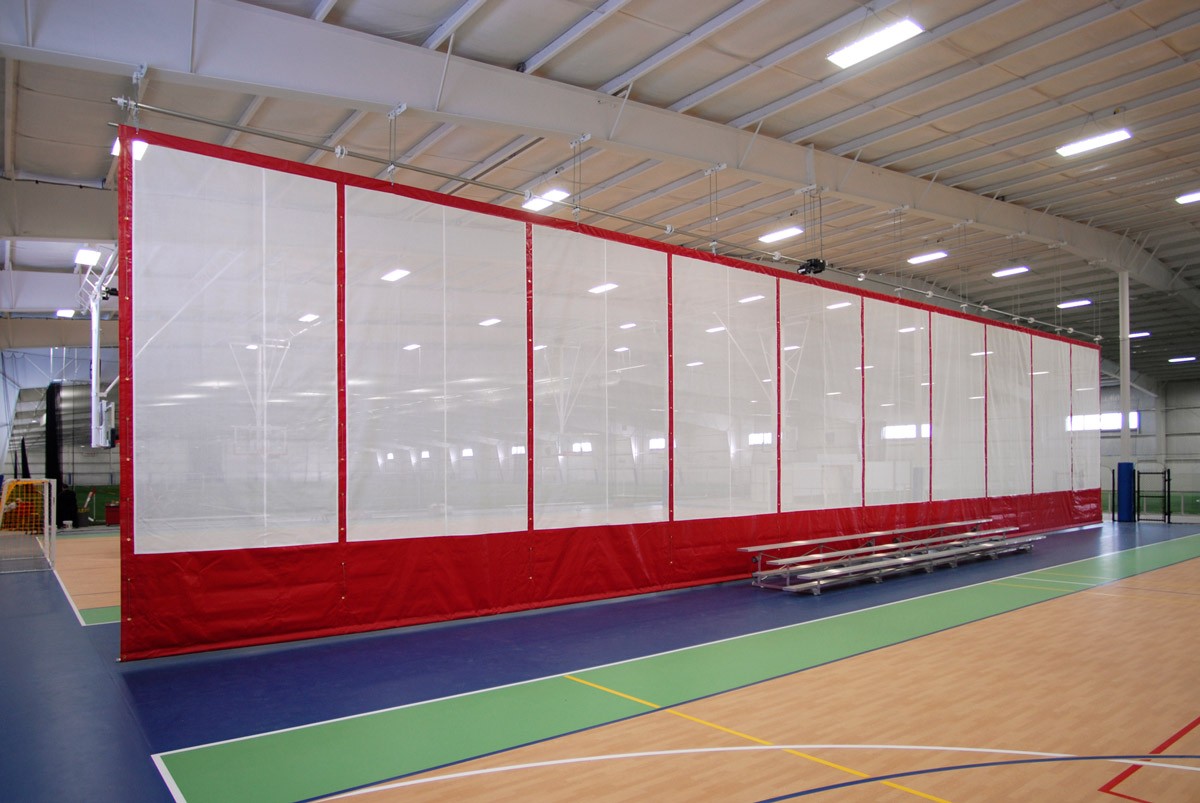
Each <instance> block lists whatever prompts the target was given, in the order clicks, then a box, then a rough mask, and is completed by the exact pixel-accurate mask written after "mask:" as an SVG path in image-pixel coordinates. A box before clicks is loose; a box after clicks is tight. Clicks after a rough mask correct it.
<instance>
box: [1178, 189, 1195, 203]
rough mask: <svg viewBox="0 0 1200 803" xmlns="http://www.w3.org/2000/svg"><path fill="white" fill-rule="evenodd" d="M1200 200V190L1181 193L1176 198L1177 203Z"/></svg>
mask: <svg viewBox="0 0 1200 803" xmlns="http://www.w3.org/2000/svg"><path fill="white" fill-rule="evenodd" d="M1196 201H1200V192H1189V193H1188V194H1187V195H1180V196H1179V197H1178V198H1176V199H1175V203H1177V204H1190V203H1195V202H1196Z"/></svg>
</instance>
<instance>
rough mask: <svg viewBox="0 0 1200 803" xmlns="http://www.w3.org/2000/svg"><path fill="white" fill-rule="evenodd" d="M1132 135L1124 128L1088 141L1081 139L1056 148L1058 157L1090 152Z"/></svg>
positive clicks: (1090, 138)
mask: <svg viewBox="0 0 1200 803" xmlns="http://www.w3.org/2000/svg"><path fill="white" fill-rule="evenodd" d="M1132 136H1133V134H1130V133H1129V131H1127V130H1126V129H1124V128H1118V129H1117V130H1116V131H1109V132H1108V133H1107V134H1101V135H1099V136H1096V137H1089V138H1088V139H1081V140H1079V141H1078V142H1072V143H1070V144H1068V145H1063V146H1062V147H1061V148H1057V149H1056V150H1057V151H1058V155H1059V156H1074V155H1075V154H1077V153H1083V152H1085V151H1092V150H1095V149H1096V148H1103V147H1104V146H1105V145H1112V144H1113V143H1114V142H1121V141H1122V140H1126V139H1129V138H1130V137H1132Z"/></svg>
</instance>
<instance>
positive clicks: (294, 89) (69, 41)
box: [0, 0, 1200, 307]
mask: <svg viewBox="0 0 1200 803" xmlns="http://www.w3.org/2000/svg"><path fill="white" fill-rule="evenodd" d="M1009 5H1011V3H1008V2H1000V0H997V2H993V3H989V4H988V5H986V6H983V7H981V8H979V9H977V10H976V11H975V12H973V13H972V14H971V15H967V16H970V17H972V21H977V20H978V19H980V18H982V17H984V16H987V15H988V14H992V13H996V12H997V11H999V10H1000V9H1001V8H1003V7H1008V6H1009ZM193 9H194V18H195V19H194V25H193V14H192V13H191V12H192V11H193ZM186 11H187V12H189V13H181V12H172V11H171V10H170V9H169V8H168V9H165V10H160V12H159V14H160V18H159V19H158V20H156V22H157V23H159V24H160V26H162V29H161V30H157V29H156V36H155V38H154V42H153V44H152V46H151V49H152V51H153V55H155V56H156V57H157V58H156V59H155V60H154V61H153V62H152V64H153V65H154V67H155V69H156V77H157V80H160V81H163V82H178V83H183V84H193V85H194V84H199V85H204V86H217V87H223V88H227V89H238V88H240V89H241V90H242V91H254V92H258V93H259V94H265V95H275V96H280V97H289V96H297V97H304V98H307V99H314V98H315V99H321V98H324V99H326V100H329V99H338V102H340V103H342V104H343V105H349V106H350V107H352V108H356V109H361V110H365V111H375V112H379V113H386V112H387V111H388V110H390V109H391V108H393V107H394V106H395V103H396V94H397V88H396V85H395V78H394V76H398V75H403V76H404V77H405V89H404V91H405V94H406V97H405V98H404V101H405V102H406V103H407V104H408V106H409V109H410V113H415V114H422V115H425V116H427V117H429V118H430V119H437V120H440V121H446V122H470V121H475V122H478V123H482V124H487V125H491V126H501V127H507V128H511V129H512V130H514V131H516V132H520V133H530V134H534V135H538V136H544V137H561V138H562V139H563V140H564V141H565V140H570V139H571V138H573V137H575V136H578V134H579V133H580V132H581V131H590V132H593V133H595V132H605V131H608V130H609V127H610V126H611V124H612V121H613V117H614V115H615V114H616V113H617V112H618V108H617V107H618V105H619V99H615V98H612V97H610V96H606V95H601V94H598V93H596V92H592V91H589V90H585V89H580V88H578V87H572V86H566V85H563V84H558V83H555V82H551V81H545V80H542V79H539V78H537V77H535V76H530V75H525V74H521V73H517V72H514V71H511V70H506V69H502V68H498V67H492V66H489V65H485V64H480V63H477V62H471V61H467V60H464V59H460V58H457V57H450V67H451V69H450V70H449V74H448V76H447V80H446V85H445V91H444V96H443V97H442V103H441V107H440V109H441V110H440V111H439V112H437V113H435V112H433V111H432V110H433V109H434V108H435V106H436V104H437V100H438V96H439V92H440V90H441V89H442V82H441V78H442V71H443V67H444V65H445V64H446V63H447V57H446V56H445V55H443V54H440V53H435V52H433V51H430V50H427V49H422V48H418V47H413V46H410V45H405V44H403V43H398V42H392V41H388V40H382V39H379V38H377V37H372V36H369V35H365V34H361V33H358V32H356V31H349V30H346V29H341V28H336V27H333V26H329V25H324V24H319V23H315V22H313V21H312V20H308V19H304V18H298V17H293V16H290V15H287V14H282V13H276V12H271V11H267V10H263V9H259V8H253V7H248V6H245V5H242V4H236V3H233V4H229V3H223V2H219V0H196V3H195V5H194V7H193V8H192V9H186ZM139 14H140V12H139V11H137V10H136V9H130V8H127V7H125V6H124V5H123V4H116V5H115V6H114V7H108V6H107V5H106V6H105V7H104V8H103V10H102V12H101V11H98V10H96V9H95V8H94V7H93V4H92V3H90V0H59V1H58V2H56V3H54V4H51V5H48V6H44V7H42V8H40V10H39V20H38V31H36V32H35V33H36V36H35V39H34V41H36V42H38V47H37V48H28V47H26V46H24V44H23V42H24V30H23V29H24V26H23V25H21V26H20V28H19V31H18V30H17V29H14V28H13V27H7V28H6V27H0V53H3V55H6V56H16V57H18V58H22V59H26V60H30V61H43V62H50V63H58V64H64V63H67V64H70V63H72V62H74V63H76V65H77V66H86V67H87V68H89V69H93V70H94V69H97V68H98V67H99V66H101V63H102V62H107V66H108V69H110V70H111V71H114V72H119V73H123V72H125V71H127V70H128V69H129V65H128V64H127V63H125V61H124V60H125V59H127V58H128V55H127V54H129V53H139V52H145V51H146V50H147V43H146V38H145V36H144V35H142V33H141V32H142V31H143V30H144V29H145V24H146V22H145V20H144V19H141V18H139V16H138V15H139ZM959 19H962V18H959ZM81 25H93V26H95V27H94V29H93V30H89V31H88V34H89V35H88V36H86V37H84V36H79V34H80V33H82V29H81ZM193 32H194V36H193ZM922 39H924V40H926V41H927V37H918V38H917V40H913V41H919V40H922ZM83 42H86V45H87V52H86V53H84V52H80V50H81V43H83ZM901 47H903V46H901ZM193 53H195V54H196V57H195V59H194V63H193V58H192V55H193ZM318 53H319V54H321V56H322V57H321V58H320V59H315V58H313V57H312V54H318ZM563 121H570V124H571V125H572V126H573V130H564V129H563ZM597 136H599V135H597ZM751 136H752V134H751V133H750V132H746V131H741V130H738V129H735V128H733V127H730V126H723V125H719V124H716V123H712V122H708V121H704V120H699V119H696V118H693V117H689V116H685V115H680V114H675V113H673V112H670V111H667V110H664V109H657V108H653V107H649V106H645V105H642V104H639V103H637V102H635V101H633V102H630V103H629V104H628V105H627V107H626V108H625V109H624V110H623V117H622V121H621V131H620V135H619V137H618V138H617V139H616V140H609V141H604V140H596V141H594V143H593V144H594V145H602V146H604V147H608V148H611V149H615V150H621V151H625V152H630V153H635V154H637V155H639V156H642V157H645V156H653V157H654V158H659V159H663V160H671V161H675V162H683V163H690V164H692V165H694V166H695V167H696V168H697V169H703V168H704V167H705V166H708V165H711V164H715V163H719V162H728V163H737V161H738V157H739V155H741V154H743V153H745V152H746V150H747V146H748V144H749V139H750V137H751ZM798 156H800V152H798V151H797V150H796V146H795V145H792V144H789V143H785V142H781V141H778V140H772V139H769V138H760V139H759V141H758V142H757V143H756V144H755V147H754V149H753V151H752V152H751V153H750V154H749V156H748V157H747V158H746V159H745V161H744V163H743V164H741V166H740V169H736V170H734V171H733V172H734V173H735V174H736V175H731V176H730V177H729V180H736V179H737V178H754V179H756V180H759V181H762V182H765V183H769V184H774V185H779V186H783V187H788V186H791V187H796V186H808V185H813V184H815V185H817V186H819V187H821V188H822V191H823V193H825V194H827V195H831V196H833V197H838V198H844V199H848V200H852V201H855V202H857V203H864V204H869V205H872V206H878V207H882V208H890V207H896V206H901V205H906V206H907V207H908V208H909V210H910V212H911V213H912V214H916V215H922V216H926V217H930V218H933V219H940V220H943V221H946V222H950V223H957V222H967V223H968V225H970V226H973V227H977V228H980V229H983V230H986V231H994V232H997V233H1000V234H1006V235H1007V234H1013V233H1020V234H1021V235H1022V236H1024V237H1026V238H1028V239H1031V240H1034V241H1039V242H1043V243H1046V244H1053V243H1059V244H1061V246H1062V247H1063V248H1065V249H1066V250H1068V251H1070V252H1072V253H1075V254H1076V255H1078V256H1080V257H1082V258H1084V259H1087V260H1091V261H1094V262H1096V263H1097V264H1101V265H1105V266H1107V267H1109V268H1110V269H1113V270H1117V269H1119V268H1120V267H1122V265H1121V264H1120V262H1121V260H1122V258H1124V259H1125V261H1126V262H1129V254H1130V251H1129V249H1128V247H1127V246H1126V247H1125V248H1122V246H1123V244H1125V243H1126V242H1127V241H1125V240H1124V239H1123V238H1122V237H1120V236H1119V235H1116V234H1112V233H1111V232H1106V231H1102V230H1098V229H1092V228H1089V227H1087V226H1084V225H1082V224H1079V223H1074V222H1072V221H1068V220H1064V219H1061V218H1056V217H1054V216H1051V215H1042V214H1039V213H1036V212H1031V211H1030V210H1026V209H1023V208H1020V207H1016V206H1013V205H1009V204H1005V203H1002V202H998V201H993V200H991V199H986V198H982V197H980V196H977V195H974V194H972V193H969V192H965V191H963V190H957V189H953V188H950V187H946V186H942V185H937V184H932V183H930V182H926V181H923V180H920V179H916V178H913V177H909V176H905V175H902V174H899V173H896V172H894V171H890V170H881V169H879V168H876V167H872V166H869V165H861V164H855V163H854V162H852V161H851V160H848V159H846V158H844V157H838V156H834V155H832V154H827V153H823V152H820V151H816V152H813V153H812V154H811V157H810V158H809V159H807V160H805V159H803V158H798ZM1134 254H1135V258H1134V260H1133V261H1132V263H1131V264H1127V265H1125V266H1124V267H1128V268H1129V269H1130V270H1131V271H1132V272H1133V274H1134V275H1135V276H1136V277H1137V278H1138V280H1139V281H1141V282H1143V283H1145V284H1148V285H1150V286H1151V287H1155V288H1158V289H1164V290H1166V289H1170V290H1172V291H1174V292H1176V294H1177V296H1178V297H1180V298H1183V299H1184V300H1186V301H1187V302H1188V303H1190V304H1191V305H1192V306H1195V307H1200V291H1197V290H1196V289H1195V288H1192V287H1190V286H1185V287H1182V288H1180V287H1178V286H1176V287H1173V288H1172V287H1170V285H1171V284H1172V282H1171V279H1172V276H1171V273H1170V272H1169V271H1168V270H1167V269H1166V268H1165V267H1164V266H1163V265H1162V264H1161V263H1159V262H1158V261H1157V260H1155V259H1153V258H1152V257H1150V256H1149V255H1148V254H1145V252H1142V253H1140V254H1137V253H1136V252H1134Z"/></svg>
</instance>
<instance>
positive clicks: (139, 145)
mask: <svg viewBox="0 0 1200 803" xmlns="http://www.w3.org/2000/svg"><path fill="white" fill-rule="evenodd" d="M148 147H150V146H149V145H147V144H146V143H145V142H142V141H141V140H140V139H135V140H134V141H133V161H135V162H140V161H141V160H142V157H143V156H145V155H146V149H147V148H148ZM110 153H112V155H113V156H120V155H121V140H120V139H114V140H113V146H112V151H110Z"/></svg>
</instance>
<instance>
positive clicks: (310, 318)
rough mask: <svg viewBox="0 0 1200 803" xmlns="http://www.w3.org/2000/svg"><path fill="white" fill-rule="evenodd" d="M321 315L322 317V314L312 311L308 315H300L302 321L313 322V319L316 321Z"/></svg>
mask: <svg viewBox="0 0 1200 803" xmlns="http://www.w3.org/2000/svg"><path fill="white" fill-rule="evenodd" d="M320 317H321V316H320V315H317V314H315V313H312V312H310V313H308V314H307V315H301V316H300V323H312V322H313V321H315V320H316V319H317V318H320Z"/></svg>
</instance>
